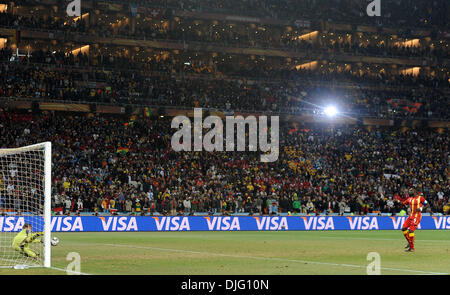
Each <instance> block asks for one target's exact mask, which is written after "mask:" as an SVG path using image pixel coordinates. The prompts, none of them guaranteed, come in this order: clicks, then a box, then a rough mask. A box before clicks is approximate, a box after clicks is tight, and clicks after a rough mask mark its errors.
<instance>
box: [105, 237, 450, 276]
mask: <svg viewBox="0 0 450 295" xmlns="http://www.w3.org/2000/svg"><path fill="white" fill-rule="evenodd" d="M101 245H104V246H112V247H126V248H136V249H148V250H159V251H170V252H181V253H191V254H206V255H216V256H223V257H232V258H247V259H257V260H273V261H285V262H298V263H307V264H319V265H330V266H340V267H342V266H344V267H352V268H366V266H361V265H354V264H339V263H330V262H318V261H306V260H297V259H285V258H276V257H258V256H243V255H233V254H222V253H211V252H200V251H190V250H181V249H169V248H157V247H145V246H135V245H124V244H101ZM380 269H384V270H392V271H403V272H412V273H420V274H432V275H448V274H449V273H443V272H432V271H421V270H413V269H401V268H390V267H380Z"/></svg>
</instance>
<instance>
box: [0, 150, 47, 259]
mask: <svg viewBox="0 0 450 295" xmlns="http://www.w3.org/2000/svg"><path fill="white" fill-rule="evenodd" d="M51 155H52V144H51V142H44V143H39V144H34V145H30V146H25V147H20V148H8V149H0V214H1V215H0V267H15V266H19V265H22V266H28V267H42V266H43V267H51V244H50V240H51V169H52V167H51V165H52V164H51V157H52V156H51ZM24 224H29V225H31V234H35V233H43V234H42V235H39V236H36V238H35V239H34V240H32V243H28V244H27V246H25V248H24V247H17V245H16V246H14V245H13V239H14V237H15V236H16V235H17V234H18V233H19V232H20V231H21V230H22V228H23V225H24Z"/></svg>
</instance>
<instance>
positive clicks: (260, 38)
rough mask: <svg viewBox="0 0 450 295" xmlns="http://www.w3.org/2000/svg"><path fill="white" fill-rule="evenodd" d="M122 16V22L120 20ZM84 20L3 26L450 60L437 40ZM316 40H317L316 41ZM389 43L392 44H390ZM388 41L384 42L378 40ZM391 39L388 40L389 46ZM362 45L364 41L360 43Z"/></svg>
mask: <svg viewBox="0 0 450 295" xmlns="http://www.w3.org/2000/svg"><path fill="white" fill-rule="evenodd" d="M121 20H122V18H118V20H117V22H120V21H121ZM86 22H87V21H86V20H85V19H80V20H77V21H72V20H64V19H63V18H61V17H54V18H52V17H48V16H45V17H37V16H30V17H26V16H22V15H13V14H10V13H0V26H5V27H12V28H17V29H20V30H24V29H28V30H51V31H63V32H65V35H66V37H67V38H69V36H70V34H72V33H82V34H87V35H91V36H98V37H114V38H127V39H130V38H131V39H139V40H143V39H145V40H159V41H172V42H193V43H195V42H204V43H210V44H211V43H213V44H215V45H220V46H229V47H245V48H246V47H252V48H277V49H283V50H290V51H302V52H306V53H308V54H311V53H313V52H314V53H351V54H358V55H372V56H382V57H416V58H423V59H425V58H427V59H433V60H442V59H443V58H449V57H450V56H449V52H448V43H447V42H445V43H444V40H443V42H442V43H441V42H437V43H436V44H434V43H433V46H430V44H421V45H419V46H411V45H404V44H402V43H401V42H400V43H398V42H395V40H394V41H393V40H392V38H391V37H392V34H386V33H366V34H365V38H364V39H366V38H368V39H367V40H362V39H361V36H358V35H357V34H356V33H354V32H350V33H351V35H350V38H349V34H347V35H346V34H344V33H342V36H344V37H345V38H343V37H342V36H338V35H340V34H333V36H330V35H328V34H325V35H324V36H320V37H319V38H316V39H314V38H312V37H310V38H308V39H302V38H300V39H299V38H298V36H300V35H302V34H303V33H302V30H301V29H300V28H295V27H294V28H292V27H290V26H289V27H284V26H275V25H265V26H261V25H259V26H256V25H254V24H239V23H238V24H234V23H229V22H220V23H219V22H217V21H202V22H199V21H197V20H193V19H182V20H180V19H179V18H177V20H174V19H173V18H168V19H167V20H164V21H162V20H160V19H150V20H147V19H143V20H141V21H140V22H139V25H138V26H131V24H129V23H125V24H122V25H120V26H111V20H108V19H105V20H103V22H98V23H96V24H95V25H91V26H89V25H87V24H86ZM403 36H404V38H400V39H398V40H399V41H401V40H403V39H405V40H406V39H408V38H407V36H408V34H401V37H403ZM411 36H413V35H411ZM313 39H314V40H313ZM389 39H390V40H389ZM382 40H384V41H386V42H380V41H382ZM388 40H389V42H388ZM362 41H364V42H362Z"/></svg>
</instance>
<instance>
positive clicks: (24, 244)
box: [12, 223, 43, 258]
mask: <svg viewBox="0 0 450 295" xmlns="http://www.w3.org/2000/svg"><path fill="white" fill-rule="evenodd" d="M31 229H32V226H31V224H28V223H25V224H24V225H23V227H22V231H20V232H19V233H18V234H17V235H16V236H15V237H14V239H13V241H12V247H13V248H14V250H16V251H19V252H20V253H21V254H23V255H25V256H26V257H32V258H36V257H38V256H39V254H37V253H34V252H33V250H31V249H30V244H32V243H40V242H42V240H41V239H40V238H39V237H40V236H42V235H43V233H42V232H38V233H33V232H32V231H31Z"/></svg>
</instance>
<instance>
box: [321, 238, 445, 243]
mask: <svg viewBox="0 0 450 295" xmlns="http://www.w3.org/2000/svg"><path fill="white" fill-rule="evenodd" d="M320 239H333V240H370V241H404V239H376V238H375V239H374V238H350V237H348V238H337V237H320ZM416 242H430V243H434V242H442V243H450V240H420V239H416Z"/></svg>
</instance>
